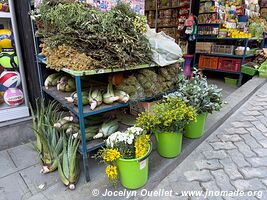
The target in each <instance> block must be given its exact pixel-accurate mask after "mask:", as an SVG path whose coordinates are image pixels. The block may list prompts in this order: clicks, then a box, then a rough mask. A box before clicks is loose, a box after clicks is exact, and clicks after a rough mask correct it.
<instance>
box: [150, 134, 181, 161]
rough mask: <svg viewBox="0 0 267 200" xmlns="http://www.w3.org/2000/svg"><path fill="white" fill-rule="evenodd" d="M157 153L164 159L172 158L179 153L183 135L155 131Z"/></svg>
mask: <svg viewBox="0 0 267 200" xmlns="http://www.w3.org/2000/svg"><path fill="white" fill-rule="evenodd" d="M155 137H156V142H157V151H158V153H159V155H161V156H162V157H165V158H174V157H176V156H178V155H179V154H180V153H181V150H182V142H183V134H181V133H175V132H160V131H155Z"/></svg>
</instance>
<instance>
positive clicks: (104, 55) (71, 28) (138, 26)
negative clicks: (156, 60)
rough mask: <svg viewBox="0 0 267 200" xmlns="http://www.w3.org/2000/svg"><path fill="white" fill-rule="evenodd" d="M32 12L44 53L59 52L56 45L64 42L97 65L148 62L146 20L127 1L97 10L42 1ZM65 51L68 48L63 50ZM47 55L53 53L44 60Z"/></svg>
mask: <svg viewBox="0 0 267 200" xmlns="http://www.w3.org/2000/svg"><path fill="white" fill-rule="evenodd" d="M56 2H57V3H56ZM34 15H35V16H37V17H34V18H35V19H36V20H38V21H39V22H40V23H41V25H40V26H39V29H38V35H40V36H42V37H43V38H44V43H45V44H46V46H47V48H46V50H45V51H46V52H49V51H51V52H52V53H51V54H55V53H53V49H56V51H61V50H60V49H58V47H60V46H65V45H66V46H67V47H71V48H74V49H75V50H78V51H79V52H80V53H81V55H84V54H86V56H88V57H90V58H92V59H93V60H94V61H95V62H94V63H95V64H98V67H101V68H107V67H125V66H133V65H136V64H141V63H142V64H143V63H149V62H151V54H152V53H151V50H150V45H149V42H148V40H147V39H146V37H145V36H144V34H143V32H145V30H144V27H145V25H146V21H144V20H143V17H142V16H140V15H137V14H136V13H134V12H133V11H132V10H131V8H130V6H129V5H128V4H123V3H118V4H117V5H116V6H115V7H113V8H112V9H111V10H110V11H107V12H101V11H100V10H98V9H97V8H93V7H90V6H88V5H87V4H85V3H79V2H72V1H59V2H58V1H51V0H44V1H43V3H42V4H41V6H40V10H39V11H35V13H34ZM44 54H45V53H44ZM67 54H69V51H67V52H66V53H65V52H64V53H63V55H65V56H66V55H67ZM50 57H51V59H52V58H53V55H50V56H49V57H48V62H49V60H50ZM54 63H56V60H55V61H54ZM72 64H75V63H72ZM62 67H63V66H62ZM96 68H97V66H96Z"/></svg>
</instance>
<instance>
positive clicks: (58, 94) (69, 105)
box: [43, 87, 173, 117]
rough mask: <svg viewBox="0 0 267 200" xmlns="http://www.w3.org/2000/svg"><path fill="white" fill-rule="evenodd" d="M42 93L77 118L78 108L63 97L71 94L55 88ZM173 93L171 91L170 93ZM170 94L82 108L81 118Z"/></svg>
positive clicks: (44, 89)
mask: <svg viewBox="0 0 267 200" xmlns="http://www.w3.org/2000/svg"><path fill="white" fill-rule="evenodd" d="M43 91H44V92H45V93H46V94H48V95H49V96H51V97H52V98H53V99H55V100H57V101H58V102H59V103H61V104H62V105H63V106H64V107H65V108H67V109H68V110H70V111H71V112H72V113H74V114H75V115H76V116H79V114H80V113H79V110H78V107H77V106H75V105H74V104H73V103H70V102H68V101H67V100H66V99H65V97H67V96H70V94H71V93H69V92H60V91H58V90H57V89H56V87H50V88H49V89H46V88H45V87H43ZM170 92H173V91H170ZM170 92H166V93H164V94H161V95H158V96H153V97H147V98H143V99H139V100H136V101H133V102H128V103H113V104H112V105H106V104H102V105H101V106H99V107H97V108H96V109H95V110H91V109H90V106H89V105H86V106H83V113H82V115H83V117H90V116H93V115H97V114H101V113H105V112H108V111H111V110H115V109H119V108H123V107H127V106H130V105H133V104H136V103H138V102H142V101H151V100H154V99H160V98H162V96H163V95H165V94H168V93H170Z"/></svg>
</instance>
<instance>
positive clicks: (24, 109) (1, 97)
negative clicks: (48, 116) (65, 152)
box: [0, 0, 29, 123]
mask: <svg viewBox="0 0 267 200" xmlns="http://www.w3.org/2000/svg"><path fill="white" fill-rule="evenodd" d="M27 116H29V109H28V98H27V90H26V82H25V75H24V70H23V62H22V56H21V49H20V44H19V35H18V29H17V23H16V18H15V11H14V2H13V0H0V123H1V122H4V121H9V120H14V119H19V118H23V117H27Z"/></svg>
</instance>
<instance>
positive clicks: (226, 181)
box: [149, 84, 267, 200]
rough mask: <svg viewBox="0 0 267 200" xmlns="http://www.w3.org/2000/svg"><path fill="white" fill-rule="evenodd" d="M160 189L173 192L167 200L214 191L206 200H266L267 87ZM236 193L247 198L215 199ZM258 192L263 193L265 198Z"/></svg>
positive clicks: (158, 187)
mask: <svg viewBox="0 0 267 200" xmlns="http://www.w3.org/2000/svg"><path fill="white" fill-rule="evenodd" d="M160 189H161V190H163V189H164V190H165V191H170V190H172V191H173V196H172V197H169V198H164V199H181V200H183V199H204V197H203V196H202V197H201V196H200V197H197V195H193V196H195V197H190V198H189V197H186V195H185V193H184V194H182V191H183V192H184V191H203V193H202V194H203V195H205V191H212V192H213V193H212V192H210V194H211V196H210V197H207V199H211V200H213V199H214V200H217V199H218V200H219V199H227V200H228V199H242V200H254V199H267V84H265V85H264V86H263V87H262V88H261V89H260V90H258V91H257V92H256V94H255V95H254V96H253V97H252V98H250V99H249V100H248V101H247V102H246V103H245V104H244V105H243V106H242V107H241V108H240V109H239V110H238V111H237V112H236V113H235V114H234V115H232V116H231V117H230V118H229V119H228V120H227V121H225V123H224V124H222V126H221V127H219V129H217V130H216V131H215V132H214V133H213V134H212V135H211V136H210V137H208V138H207V140H206V141H205V142H203V143H202V144H201V145H199V147H198V148H196V149H195V150H194V152H193V153H192V154H191V155H189V156H188V157H187V158H186V159H185V160H184V161H183V162H182V163H181V164H180V165H179V166H178V167H177V168H176V169H175V170H174V171H173V172H171V173H170V174H169V175H168V176H167V177H166V178H165V179H164V180H163V181H162V182H161V183H160V184H159V185H158V186H157V188H155V189H154V191H159V190H160ZM235 190H239V191H244V193H245V195H246V196H243V197H232V198H231V197H220V196H217V197H215V196H213V195H212V194H216V193H215V192H216V191H218V192H219V191H235ZM248 191H250V192H249V193H247V192H248ZM259 191H262V197H261V192H259ZM218 192H217V194H218ZM254 192H255V193H254ZM252 193H254V194H255V196H254V195H252ZM192 194H193V193H192ZM195 194H196V193H195ZM200 194H201V193H200ZM207 194H208V193H207ZM229 194H230V193H229ZM183 195H184V196H183ZM248 195H251V196H248ZM253 196H254V197H253ZM260 197H261V198H260ZM149 199H155V198H154V197H151V198H149Z"/></svg>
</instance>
